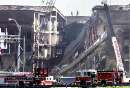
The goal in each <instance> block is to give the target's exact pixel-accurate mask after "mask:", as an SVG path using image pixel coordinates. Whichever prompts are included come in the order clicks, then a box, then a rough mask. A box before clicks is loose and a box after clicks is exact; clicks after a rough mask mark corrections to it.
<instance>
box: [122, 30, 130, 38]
mask: <svg viewBox="0 0 130 88" xmlns="http://www.w3.org/2000/svg"><path fill="white" fill-rule="evenodd" d="M123 37H124V39H125V40H129V39H130V35H129V31H125V32H124V33H123Z"/></svg>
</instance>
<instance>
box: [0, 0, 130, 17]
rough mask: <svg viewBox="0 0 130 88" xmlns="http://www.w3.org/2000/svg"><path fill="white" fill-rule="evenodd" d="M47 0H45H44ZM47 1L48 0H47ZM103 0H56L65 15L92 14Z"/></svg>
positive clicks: (33, 0) (124, 0) (0, 1)
mask: <svg viewBox="0 0 130 88" xmlns="http://www.w3.org/2000/svg"><path fill="white" fill-rule="evenodd" d="M44 1H45V0H44ZM46 1H47V0H46ZM101 1H102V0H56V3H55V6H56V7H57V8H58V9H59V10H60V11H61V13H62V14H63V15H65V16H66V15H67V16H69V15H71V12H73V15H76V13H77V11H78V12H79V15H80V16H90V15H91V13H92V11H91V10H92V8H93V7H94V6H95V5H101ZM108 4H111V5H113V4H114V5H116V4H118V5H127V4H130V0H108ZM0 5H36V6H37V5H43V3H42V0H0Z"/></svg>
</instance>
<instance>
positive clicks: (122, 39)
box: [85, 5, 130, 75]
mask: <svg viewBox="0 0 130 88" xmlns="http://www.w3.org/2000/svg"><path fill="white" fill-rule="evenodd" d="M109 9H110V21H111V22H112V26H113V29H114V33H115V36H116V38H117V40H118V44H119V48H120V52H121V56H122V60H123V64H124V68H125V71H126V72H128V73H129V72H130V52H129V51H130V46H129V45H130V26H129V24H130V15H129V14H130V6H129V5H125V6H120V5H112V6H109ZM88 23H89V28H88V30H87V33H88V34H87V37H86V43H85V44H86V48H87V47H90V46H91V45H92V44H93V43H94V42H95V41H96V40H97V39H98V38H99V37H100V38H102V34H105V35H106V36H107V35H108V32H109V30H111V29H110V27H109V24H108V19H107V16H106V11H105V10H104V7H103V6H95V7H94V8H93V15H92V16H91V18H90V20H89V22H88ZM116 63H117V62H116V57H115V53H114V49H113V46H112V42H111V40H110V38H107V39H106V40H105V41H104V42H103V43H102V44H100V45H99V46H98V47H97V48H96V49H95V50H94V51H93V52H91V53H90V54H89V55H88V56H87V60H86V61H85V66H86V67H87V68H88V69H89V68H95V69H97V70H113V68H116ZM128 75H129V74H128Z"/></svg>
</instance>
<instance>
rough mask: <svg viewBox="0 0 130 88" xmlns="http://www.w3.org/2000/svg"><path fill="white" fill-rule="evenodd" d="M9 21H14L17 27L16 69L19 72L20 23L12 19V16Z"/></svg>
mask: <svg viewBox="0 0 130 88" xmlns="http://www.w3.org/2000/svg"><path fill="white" fill-rule="evenodd" d="M8 20H9V21H14V22H15V24H16V26H17V28H18V31H19V32H18V36H19V40H18V48H17V49H18V51H17V69H16V71H17V72H19V71H20V61H21V60H20V37H21V25H19V23H18V22H17V21H16V20H15V19H12V18H9V19H8Z"/></svg>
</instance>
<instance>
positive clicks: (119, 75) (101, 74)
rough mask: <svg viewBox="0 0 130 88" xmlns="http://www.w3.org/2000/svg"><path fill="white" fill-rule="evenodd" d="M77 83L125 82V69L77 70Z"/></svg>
mask: <svg viewBox="0 0 130 88" xmlns="http://www.w3.org/2000/svg"><path fill="white" fill-rule="evenodd" d="M75 82H76V85H88V86H91V85H99V86H100V85H104V86H106V85H118V84H124V83H125V82H123V71H96V70H93V69H91V70H80V71H77V76H76V81H75Z"/></svg>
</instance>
